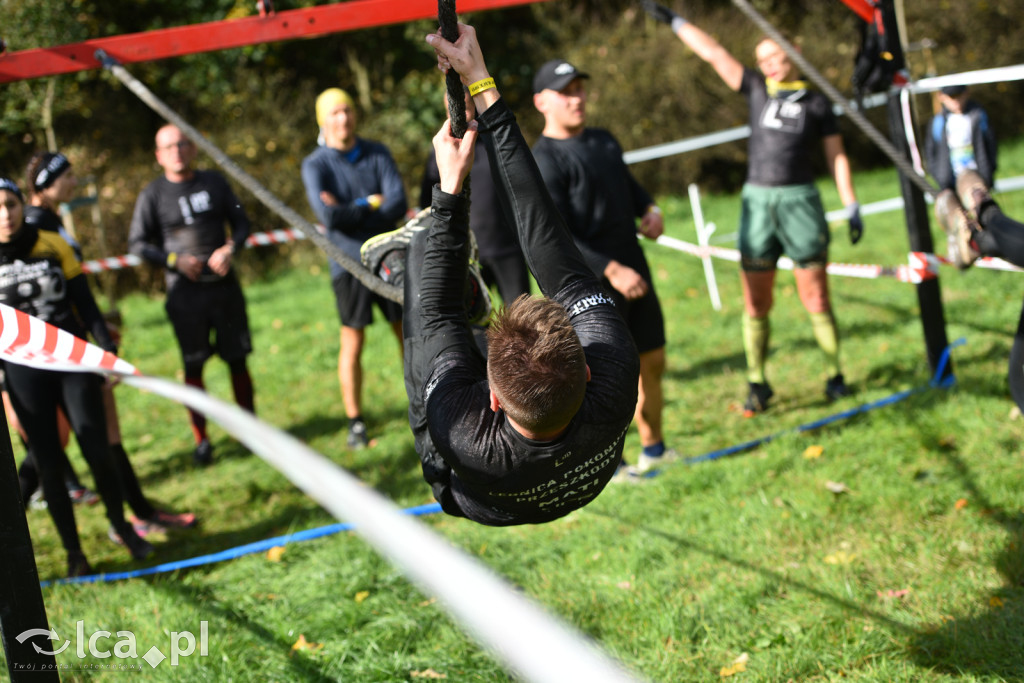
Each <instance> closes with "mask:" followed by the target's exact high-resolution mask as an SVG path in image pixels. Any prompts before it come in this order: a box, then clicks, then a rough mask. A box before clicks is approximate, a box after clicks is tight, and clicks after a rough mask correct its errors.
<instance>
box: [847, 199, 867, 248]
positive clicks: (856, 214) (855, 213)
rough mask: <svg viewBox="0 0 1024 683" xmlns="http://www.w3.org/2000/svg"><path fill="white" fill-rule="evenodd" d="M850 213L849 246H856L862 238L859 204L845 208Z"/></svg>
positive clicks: (862, 222) (854, 203)
mask: <svg viewBox="0 0 1024 683" xmlns="http://www.w3.org/2000/svg"><path fill="white" fill-rule="evenodd" d="M846 208H847V209H848V210H849V212H850V217H849V219H848V220H849V221H850V244H857V242H859V241H860V238H861V237H863V236H864V221H863V220H862V219H861V217H860V204H859V203H858V202H853V203H852V204H850V205H849V206H847V207H846Z"/></svg>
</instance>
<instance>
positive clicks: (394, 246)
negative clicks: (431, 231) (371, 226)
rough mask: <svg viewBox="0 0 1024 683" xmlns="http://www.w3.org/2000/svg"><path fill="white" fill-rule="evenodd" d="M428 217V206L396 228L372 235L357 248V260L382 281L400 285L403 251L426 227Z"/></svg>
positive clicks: (403, 272)
mask: <svg viewBox="0 0 1024 683" xmlns="http://www.w3.org/2000/svg"><path fill="white" fill-rule="evenodd" d="M429 217H430V207H429V206H428V207H427V208H425V209H423V210H421V211H420V212H419V213H417V214H416V215H415V216H413V217H412V218H411V219H410V220H409V222H408V223H406V224H405V225H403V226H402V227H400V228H398V229H397V230H392V231H390V232H383V233H381V234H379V235H374V236H373V237H371V238H370V239H368V240H366V241H365V242H363V246H361V247H360V248H359V260H360V261H362V263H363V265H364V266H366V268H367V270H369V271H370V272H371V273H373V274H374V275H376V276H377V277H379V278H380V279H381V280H383V281H384V282H387V283H389V284H393V285H396V286H401V285H402V280H403V279H404V278H403V276H404V274H405V252H406V251H407V250H408V249H409V243H410V242H412V238H413V236H414V235H415V234H416V233H418V232H420V231H421V230H423V229H424V228H426V227H427V225H428V222H427V219H428V218H429Z"/></svg>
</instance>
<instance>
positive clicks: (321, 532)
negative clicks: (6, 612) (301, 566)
mask: <svg viewBox="0 0 1024 683" xmlns="http://www.w3.org/2000/svg"><path fill="white" fill-rule="evenodd" d="M440 511H441V506H440V505H438V504H437V503H427V504H425V505H419V506H416V507H411V508H407V509H406V510H403V512H404V513H405V514H407V515H412V516H415V517H418V516H422V515H430V514H434V513H437V512H440ZM352 528H353V525H352V524H349V523H348V522H340V523H338V524H328V525H327V526H322V527H317V528H315V529H306V530H305V531H297V532H295V533H293V534H285V535H284V536H276V537H274V538H268V539H265V540H263V541H256V542H255V543H248V544H246V545H240V546H237V547H235V548H229V549H227V550H222V551H220V552H216V553H211V554H209V555H200V556H198V557H192V558H189V559H187V560H178V561H176V562H167V563H165V564H159V565H157V566H155V567H147V568H146V569H135V570H133V571H128V572H111V573H109V574H93V575H92V576H75V577H68V578H63V579H55V580H53V581H40V582H39V585H40V586H41V587H43V588H46V587H47V586H54V585H59V584H63V583H106V582H108V581H120V580H122V579H134V578H137V577H139V576H149V575H151V574H163V573H166V572H173V571H177V570H179V569H187V568H189V567H198V566H200V565H204V564H214V563H216V562H224V561H226V560H234V559H238V558H239V557H242V556H243V555H252V554H254V553H262V552H265V551H267V550H270V549H271V548H274V547H276V546H279V545H285V544H287V543H297V542H299V541H308V540H310V539H314V538H321V537H322V536H330V535H332V534H337V533H340V532H342V531H350V530H351V529H352Z"/></svg>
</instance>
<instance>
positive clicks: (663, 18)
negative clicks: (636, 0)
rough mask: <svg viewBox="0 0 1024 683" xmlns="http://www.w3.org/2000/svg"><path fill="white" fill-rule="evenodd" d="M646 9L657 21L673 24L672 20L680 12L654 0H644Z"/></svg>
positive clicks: (643, 3)
mask: <svg viewBox="0 0 1024 683" xmlns="http://www.w3.org/2000/svg"><path fill="white" fill-rule="evenodd" d="M640 4H641V5H643V8H644V11H645V12H647V13H648V14H650V15H651V18H652V19H654V20H655V21H660V22H661V23H663V24H669V25H670V26H671V25H672V20H673V19H675V18H676V17H677V16H679V15H678V14H676V13H675V12H673V11H672V10H670V9H669V8H668V7H665V6H664V5H659V4H658V3H656V2H654V1H653V0H643V1H642V2H641V3H640Z"/></svg>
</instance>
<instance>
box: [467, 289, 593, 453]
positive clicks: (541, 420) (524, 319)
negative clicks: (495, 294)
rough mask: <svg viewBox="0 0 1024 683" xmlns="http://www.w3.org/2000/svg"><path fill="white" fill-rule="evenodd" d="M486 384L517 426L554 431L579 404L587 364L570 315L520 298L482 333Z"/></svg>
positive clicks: (536, 299)
mask: <svg viewBox="0 0 1024 683" xmlns="http://www.w3.org/2000/svg"><path fill="white" fill-rule="evenodd" d="M487 379H488V381H489V382H490V386H491V389H492V390H493V391H494V393H495V395H496V396H497V397H498V401H499V402H500V403H501V407H502V409H503V410H504V411H505V412H506V413H507V414H508V416H509V417H510V418H512V419H513V420H515V421H516V423H517V424H519V425H521V426H522V427H524V428H526V429H528V430H530V431H532V432H535V433H538V434H548V433H551V432H555V431H558V430H560V429H562V428H563V427H565V426H566V425H568V424H569V421H570V420H571V419H572V417H573V416H574V415H575V414H576V412H577V411H578V410H579V409H580V405H582V404H583V394H584V393H585V392H586V388H587V361H586V357H585V356H584V354H583V346H582V345H581V344H580V339H579V337H578V336H576V330H574V329H573V327H572V324H570V322H569V314H568V313H566V311H565V309H564V308H563V307H562V306H560V305H559V304H557V303H555V302H554V301H552V300H551V299H546V298H539V297H531V296H529V295H526V294H524V295H522V296H520V297H519V298H518V299H516V300H515V301H513V302H512V304H511V305H508V306H504V307H502V308H501V310H499V311H498V313H497V315H496V316H495V318H494V320H493V321H492V322H491V326H490V328H489V329H488V330H487Z"/></svg>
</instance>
